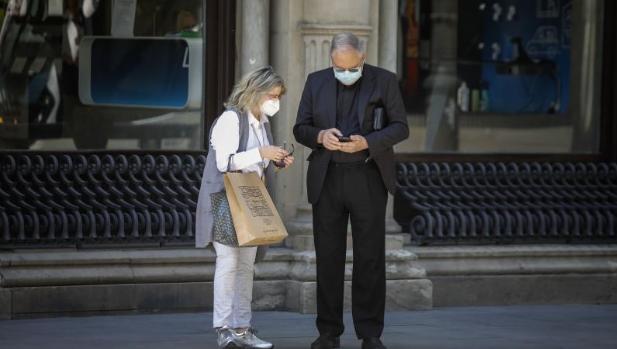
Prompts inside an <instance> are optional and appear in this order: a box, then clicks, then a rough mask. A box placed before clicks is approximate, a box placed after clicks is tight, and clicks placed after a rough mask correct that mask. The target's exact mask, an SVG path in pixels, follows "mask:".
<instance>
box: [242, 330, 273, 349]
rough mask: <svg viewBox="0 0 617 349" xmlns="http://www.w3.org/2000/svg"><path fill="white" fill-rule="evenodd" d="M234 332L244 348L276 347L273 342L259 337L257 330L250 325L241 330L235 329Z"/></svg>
mask: <svg viewBox="0 0 617 349" xmlns="http://www.w3.org/2000/svg"><path fill="white" fill-rule="evenodd" d="M233 332H234V337H235V339H236V343H239V344H241V345H242V348H251V349H271V348H273V347H274V346H273V345H272V343H269V342H266V341H264V340H262V339H260V338H259V337H257V335H256V334H257V331H255V330H254V329H252V328H250V327H249V328H246V329H241V330H234V331H233Z"/></svg>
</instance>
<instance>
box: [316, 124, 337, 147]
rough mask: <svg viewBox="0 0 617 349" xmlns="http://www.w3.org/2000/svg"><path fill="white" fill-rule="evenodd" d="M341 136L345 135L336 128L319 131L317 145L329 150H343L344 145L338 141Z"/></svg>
mask: <svg viewBox="0 0 617 349" xmlns="http://www.w3.org/2000/svg"><path fill="white" fill-rule="evenodd" d="M341 136H343V134H342V133H341V131H339V130H338V129H336V128H329V129H327V130H322V131H319V135H318V136H317V143H319V144H323V146H324V147H326V149H328V150H332V151H335V150H341V145H342V144H343V143H341V142H339V141H338V138H339V137H341Z"/></svg>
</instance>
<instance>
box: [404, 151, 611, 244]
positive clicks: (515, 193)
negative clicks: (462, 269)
mask: <svg viewBox="0 0 617 349" xmlns="http://www.w3.org/2000/svg"><path fill="white" fill-rule="evenodd" d="M397 180H398V189H399V190H398V193H397V194H396V195H395V203H394V218H395V219H396V221H397V222H398V223H399V224H401V225H402V226H403V229H404V230H405V231H408V232H409V233H410V234H411V239H412V242H413V243H416V244H426V243H465V242H473V243H478V242H488V243H507V242H543V241H546V242H576V241H610V242H617V163H595V162H587V163H514V162H512V163H473V162H466V163H446V162H439V163H434V162H419V163H399V164H398V165H397Z"/></svg>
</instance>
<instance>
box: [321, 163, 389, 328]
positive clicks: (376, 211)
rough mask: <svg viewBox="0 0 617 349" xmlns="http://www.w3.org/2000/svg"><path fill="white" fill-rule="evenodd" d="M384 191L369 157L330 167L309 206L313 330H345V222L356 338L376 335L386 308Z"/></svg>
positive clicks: (385, 195)
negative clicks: (350, 244)
mask: <svg viewBox="0 0 617 349" xmlns="http://www.w3.org/2000/svg"><path fill="white" fill-rule="evenodd" d="M387 198H388V194H387V190H386V187H385V186H384V183H383V180H382V178H381V175H380V173H379V170H378V168H377V166H376V165H375V163H374V162H373V161H368V162H364V161H361V162H358V163H351V164H348V163H341V164H339V163H334V162H331V163H330V165H329V166H328V170H327V174H326V179H325V181H324V186H323V189H322V192H321V195H320V197H319V200H318V201H317V202H316V203H315V204H313V227H314V237H315V251H316V253H317V313H318V315H317V329H318V330H319V333H320V334H321V335H329V336H340V335H341V334H342V333H343V330H344V327H343V298H344V281H345V280H344V279H345V255H346V242H347V223H348V220H349V219H351V229H352V239H353V276H352V315H353V320H354V327H355V330H356V334H357V336H358V337H359V338H368V337H380V336H381V333H382V331H383V319H384V308H385V292H386V277H385V214H386V202H387Z"/></svg>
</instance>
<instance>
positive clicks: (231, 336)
mask: <svg viewBox="0 0 617 349" xmlns="http://www.w3.org/2000/svg"><path fill="white" fill-rule="evenodd" d="M216 342H217V344H218V345H219V348H220V349H239V348H243V347H242V345H241V344H239V343H238V341H237V340H236V336H235V331H233V330H232V329H230V328H227V327H219V328H217V329H216Z"/></svg>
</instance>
